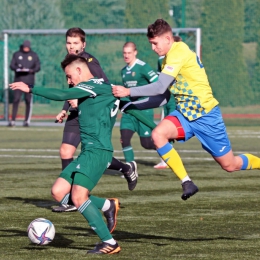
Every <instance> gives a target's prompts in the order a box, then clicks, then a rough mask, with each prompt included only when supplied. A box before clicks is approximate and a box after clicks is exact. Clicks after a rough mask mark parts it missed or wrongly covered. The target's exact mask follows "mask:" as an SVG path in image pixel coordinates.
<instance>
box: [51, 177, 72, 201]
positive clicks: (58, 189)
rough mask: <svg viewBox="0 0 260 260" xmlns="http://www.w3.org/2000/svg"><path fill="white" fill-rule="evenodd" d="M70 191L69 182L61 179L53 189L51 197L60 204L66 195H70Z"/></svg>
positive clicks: (55, 183)
mask: <svg viewBox="0 0 260 260" xmlns="http://www.w3.org/2000/svg"><path fill="white" fill-rule="evenodd" d="M70 190H71V184H70V183H69V182H68V181H67V180H65V179H63V178H61V177H59V178H58V179H57V180H56V181H55V182H54V184H53V186H52V188H51V195H52V197H53V198H54V199H55V200H56V201H59V202H60V201H61V200H62V199H63V198H64V196H65V195H66V194H68V193H70Z"/></svg>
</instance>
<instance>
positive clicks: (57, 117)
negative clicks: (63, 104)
mask: <svg viewBox="0 0 260 260" xmlns="http://www.w3.org/2000/svg"><path fill="white" fill-rule="evenodd" d="M66 115H67V113H66V111H65V110H62V111H61V112H60V113H59V114H58V115H57V116H56V121H57V123H62V122H63V119H64V118H65V117H66Z"/></svg>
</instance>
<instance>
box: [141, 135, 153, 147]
mask: <svg viewBox="0 0 260 260" xmlns="http://www.w3.org/2000/svg"><path fill="white" fill-rule="evenodd" d="M141 145H142V147H143V148H144V149H147V150H151V149H155V145H154V143H153V140H152V138H151V137H145V138H141Z"/></svg>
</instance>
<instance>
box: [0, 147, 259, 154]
mask: <svg viewBox="0 0 260 260" xmlns="http://www.w3.org/2000/svg"><path fill="white" fill-rule="evenodd" d="M0 152H48V153H52V152H55V153H56V152H59V150H58V149H11V148H0ZM78 152H80V150H78ZM134 152H135V153H145V154H150V153H153V154H157V153H156V151H154V150H134ZM177 152H179V153H205V154H208V153H207V152H206V151H204V150H203V149H201V150H178V149H177ZM114 153H122V151H121V150H114ZM233 153H234V154H241V153H252V154H259V153H260V151H259V152H256V151H251V152H250V151H233Z"/></svg>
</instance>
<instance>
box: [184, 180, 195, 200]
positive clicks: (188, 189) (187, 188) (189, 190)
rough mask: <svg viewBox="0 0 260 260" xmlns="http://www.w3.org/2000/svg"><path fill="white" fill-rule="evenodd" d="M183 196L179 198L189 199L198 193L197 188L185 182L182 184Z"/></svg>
mask: <svg viewBox="0 0 260 260" xmlns="http://www.w3.org/2000/svg"><path fill="white" fill-rule="evenodd" d="M182 190H183V194H182V196H181V198H182V199H183V200H187V199H188V198H189V197H191V196H192V195H194V194H195V193H197V192H198V191H199V189H198V187H197V186H196V185H195V184H194V183H193V182H192V181H185V182H184V183H182Z"/></svg>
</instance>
